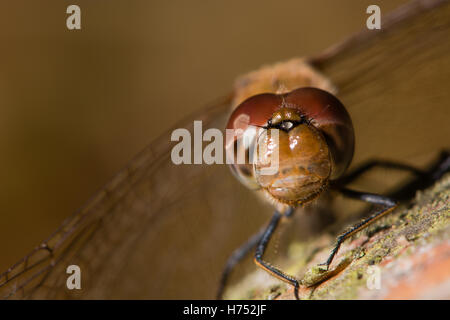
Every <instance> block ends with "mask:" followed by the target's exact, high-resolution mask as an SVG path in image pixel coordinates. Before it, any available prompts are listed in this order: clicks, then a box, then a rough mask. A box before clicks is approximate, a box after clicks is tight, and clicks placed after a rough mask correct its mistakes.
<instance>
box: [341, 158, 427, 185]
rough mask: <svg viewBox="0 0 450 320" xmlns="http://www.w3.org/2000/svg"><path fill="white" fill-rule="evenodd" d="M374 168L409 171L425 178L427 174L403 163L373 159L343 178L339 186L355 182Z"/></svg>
mask: <svg viewBox="0 0 450 320" xmlns="http://www.w3.org/2000/svg"><path fill="white" fill-rule="evenodd" d="M374 167H381V168H386V169H395V170H403V171H409V172H411V173H414V174H415V175H417V176H424V175H425V174H426V172H425V171H422V170H420V169H417V168H414V167H412V166H409V165H407V164H403V163H399V162H395V161H388V160H379V159H373V160H369V161H367V162H363V163H362V164H361V165H359V166H358V167H356V168H355V169H353V170H352V171H351V172H349V173H348V174H346V175H345V176H344V177H343V178H341V179H339V181H338V184H339V185H342V186H344V185H346V184H349V183H351V182H352V181H354V180H355V179H357V178H358V177H359V176H361V175H362V174H363V173H365V172H366V171H369V170H371V169H372V168H374Z"/></svg>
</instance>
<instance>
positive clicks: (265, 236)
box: [255, 211, 299, 300]
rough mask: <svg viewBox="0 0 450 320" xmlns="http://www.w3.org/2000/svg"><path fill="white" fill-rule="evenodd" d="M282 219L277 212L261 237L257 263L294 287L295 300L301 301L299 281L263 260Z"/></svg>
mask: <svg viewBox="0 0 450 320" xmlns="http://www.w3.org/2000/svg"><path fill="white" fill-rule="evenodd" d="M281 217H282V214H281V213H279V212H278V211H275V213H274V214H273V217H272V220H270V223H269V225H268V226H267V228H266V230H265V231H264V233H263V235H262V237H261V240H260V242H259V244H258V246H257V247H256V252H255V263H256V264H257V265H258V266H260V267H261V268H263V269H264V270H266V271H267V272H269V273H270V274H272V275H273V276H275V277H277V278H278V279H280V280H282V281H285V282H287V283H289V284H291V285H293V286H294V294H295V298H296V299H297V300H299V297H298V289H299V282H298V281H297V279H295V278H294V277H292V276H290V275H287V274H286V273H284V272H283V271H281V270H279V269H277V268H275V267H274V266H272V265H271V264H270V263H268V262H266V261H264V260H263V255H264V252H265V251H266V248H267V245H268V243H269V240H270V238H271V237H272V234H273V232H274V231H275V229H276V228H277V226H278V223H279V222H280V219H281Z"/></svg>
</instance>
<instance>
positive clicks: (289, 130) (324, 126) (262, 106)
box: [226, 87, 354, 206]
mask: <svg viewBox="0 0 450 320" xmlns="http://www.w3.org/2000/svg"><path fill="white" fill-rule="evenodd" d="M227 129H234V130H235V129H240V132H241V133H240V134H237V135H236V138H235V139H234V140H231V142H230V143H228V142H227V145H226V152H227V157H231V156H232V157H234V159H236V157H237V156H239V154H241V155H245V156H244V157H243V158H245V159H246V160H248V162H249V163H236V162H233V163H232V164H231V165H230V167H231V169H232V172H233V173H234V174H235V176H236V177H237V178H238V179H239V180H240V181H241V182H242V183H244V184H245V185H246V186H248V187H250V188H252V189H262V190H263V191H264V192H265V193H266V194H267V196H268V197H269V198H270V199H271V200H273V201H274V202H276V203H281V204H288V205H291V206H295V205H298V204H301V203H305V202H308V201H310V200H312V199H314V198H315V197H316V196H318V195H319V194H320V193H321V192H322V190H324V189H325V188H326V186H327V184H328V182H329V181H330V180H333V179H337V178H339V177H340V176H341V175H342V174H343V173H344V171H345V170H346V168H347V167H348V165H349V164H350V162H351V159H352V156H353V149H354V132H353V125H352V122H351V119H350V116H349V115H348V113H347V111H346V110H345V108H344V106H343V105H342V103H341V102H340V101H339V100H338V99H337V98H336V97H334V96H333V95H332V94H330V93H328V92H326V91H323V90H320V89H317V88H310V87H307V88H300V89H296V90H294V91H291V92H289V93H285V94H271V93H265V94H259V95H256V96H253V97H250V98H248V99H247V100H245V101H244V102H242V103H241V104H240V105H239V106H238V107H237V108H236V109H235V110H234V112H233V113H232V115H231V117H230V119H229V121H228V125H227ZM242 140H246V142H247V143H241V142H242ZM230 155H231V156H230ZM236 155H237V156H236Z"/></svg>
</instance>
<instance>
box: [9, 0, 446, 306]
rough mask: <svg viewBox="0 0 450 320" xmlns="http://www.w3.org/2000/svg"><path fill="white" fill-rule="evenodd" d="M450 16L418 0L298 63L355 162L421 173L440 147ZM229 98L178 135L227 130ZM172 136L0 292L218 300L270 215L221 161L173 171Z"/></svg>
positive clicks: (73, 219)
mask: <svg viewBox="0 0 450 320" xmlns="http://www.w3.org/2000/svg"><path fill="white" fill-rule="evenodd" d="M449 15H450V6H449V4H448V3H447V2H446V1H414V2H412V3H410V4H407V5H405V6H404V7H401V8H400V9H398V10H397V11H394V12H393V13H392V14H391V15H389V16H387V17H386V18H384V19H383V21H382V26H383V27H382V30H381V32H378V31H372V30H364V31H361V32H360V33H358V34H356V35H354V36H351V37H350V38H348V39H347V40H345V41H343V42H341V43H338V44H337V45H335V46H332V47H330V48H329V49H327V50H325V51H324V52H322V53H320V54H318V55H316V56H313V57H309V58H305V59H302V61H303V62H304V63H306V64H307V65H309V66H311V67H313V68H314V70H317V71H318V72H320V74H322V75H323V76H324V77H325V78H326V79H328V80H329V81H330V85H332V86H333V87H334V88H335V90H336V91H335V94H336V96H337V97H338V98H339V100H340V101H342V103H343V104H344V105H345V106H346V108H347V111H348V112H349V114H350V116H351V118H352V120H353V123H354V127H355V128H354V129H355V137H356V142H355V146H356V147H355V156H354V162H353V163H362V162H364V160H367V159H370V158H373V157H376V158H391V159H400V160H404V159H407V160H409V162H411V165H416V166H419V167H424V166H425V165H426V164H427V163H429V162H430V159H433V158H435V157H436V155H437V153H438V152H439V151H440V150H442V149H445V148H448V141H446V137H447V138H448V136H450V131H449V126H448V120H450V119H449V116H448V108H449V101H450V92H448V90H447V81H448V79H449V76H450V55H449V54H448V53H449V52H450V50H449V49H450V47H449V46H450V45H449V43H448V41H446V39H447V38H448V35H449V31H450V25H449V24H448V21H449V19H448V17H449ZM411 33H413V34H414V36H412V35H411ZM241 79H242V78H241ZM280 85H286V86H289V84H277V86H280ZM235 93H236V90H235V91H234V92H233V93H232V94H230V96H228V97H225V98H223V99H221V100H220V101H218V102H214V103H212V104H211V105H209V106H207V107H206V108H204V109H201V110H199V111H198V112H197V113H194V114H192V115H191V116H189V117H187V118H186V119H184V120H183V121H182V122H181V123H179V124H177V125H176V126H175V128H187V129H188V130H190V131H193V122H194V120H197V121H198V120H199V121H202V124H203V128H204V129H207V128H222V129H224V128H225V125H226V123H227V120H228V118H229V116H230V114H231V112H232V109H233V104H234V103H235V102H234V99H235V97H236V95H235ZM175 128H174V129H175ZM172 131H173V129H171V130H169V131H168V132H167V133H166V134H163V135H162V136H161V137H159V138H158V139H156V140H154V141H153V142H152V143H151V144H150V145H149V146H148V147H147V148H146V149H144V150H143V151H142V152H141V153H140V154H139V155H137V157H136V158H135V159H134V160H133V161H132V162H130V163H129V164H128V165H127V166H126V167H125V168H124V169H123V170H122V171H120V172H119V173H118V174H117V175H116V176H115V177H114V178H113V179H112V181H110V182H109V183H108V184H107V185H106V186H105V187H104V188H103V189H102V190H100V191H99V192H98V193H97V194H96V195H94V197H93V198H92V199H90V200H89V201H88V202H87V204H86V205H85V206H83V207H82V208H81V209H80V210H79V211H77V212H76V213H74V214H73V215H72V216H70V217H69V218H67V219H66V220H65V221H64V222H63V223H62V225H61V226H60V227H59V228H58V229H57V230H56V231H55V232H54V233H53V234H52V235H50V237H48V238H47V239H46V240H44V241H43V242H42V243H41V244H40V245H39V246H38V247H36V248H35V249H34V250H32V251H31V252H30V253H29V254H28V255H26V256H25V257H24V258H23V259H21V260H20V261H18V262H17V263H16V264H14V265H13V266H12V267H11V268H9V269H8V270H6V271H5V272H4V273H2V274H1V275H0V297H2V298H8V299H117V298H126V299H132V298H139V299H180V298H189V299H198V298H214V297H215V296H216V292H217V286H218V285H219V282H220V281H219V280H220V278H221V275H222V271H223V267H224V265H225V263H226V261H227V259H228V258H229V256H230V254H231V253H232V252H233V250H234V249H235V248H237V247H239V246H240V245H241V244H242V243H244V242H245V241H246V240H247V238H248V237H249V235H251V234H255V233H256V234H258V231H259V230H260V228H261V226H264V225H266V224H267V222H268V219H269V217H270V213H271V212H272V208H271V207H270V206H268V205H267V204H265V203H264V202H262V201H259V200H258V199H257V197H256V196H255V195H254V192H252V191H251V190H249V189H248V188H246V187H245V186H244V185H242V184H241V183H240V182H239V181H237V180H236V179H235V178H234V177H233V176H232V174H231V173H230V170H229V168H227V167H226V166H225V165H175V164H174V163H173V162H172V161H171V159H170V154H171V149H172V147H173V146H174V143H172V142H171V141H170V134H171V132H172ZM350 169H352V168H350ZM378 182H379V181H375V184H378ZM264 212H267V214H264ZM331 248H332V244H331V243H330V249H331ZM70 265H77V266H79V268H80V270H81V274H82V287H81V289H80V290H69V289H68V288H67V285H66V280H67V277H68V274H67V272H66V270H67V267H68V266H70Z"/></svg>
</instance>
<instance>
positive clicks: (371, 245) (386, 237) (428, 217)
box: [240, 174, 450, 299]
mask: <svg viewBox="0 0 450 320" xmlns="http://www.w3.org/2000/svg"><path fill="white" fill-rule="evenodd" d="M449 199H450V174H447V175H446V176H444V177H443V178H442V179H441V180H440V181H439V182H438V183H436V184H435V185H434V186H432V187H431V188H429V189H428V190H425V191H418V192H417V195H416V197H415V199H414V200H413V201H412V203H411V204H410V205H409V209H408V206H405V205H403V206H400V207H399V208H397V209H396V210H395V211H394V212H392V213H391V214H389V215H388V216H386V217H385V218H383V219H381V220H380V221H378V222H377V223H376V225H375V226H373V227H371V228H370V230H369V231H365V232H364V231H363V232H359V233H358V234H356V236H355V237H354V238H355V239H358V237H360V236H361V235H362V234H365V235H366V236H367V237H368V240H367V241H365V242H364V243H363V245H360V246H357V247H356V248H353V249H350V250H349V249H347V252H346V253H345V254H343V255H341V256H340V257H339V259H340V260H339V261H335V262H334V263H333V264H332V268H331V269H330V270H329V271H326V270H324V269H323V267H321V266H318V265H317V263H316V260H317V259H315V256H317V255H320V256H324V255H325V256H326V254H327V253H328V252H329V250H330V248H331V246H332V245H333V242H332V241H333V238H332V237H329V240H330V244H329V246H328V247H323V239H324V238H323V237H319V238H317V239H314V240H311V241H308V242H307V243H294V244H292V246H291V249H290V252H291V257H294V259H293V261H292V262H291V264H290V266H288V268H287V269H286V270H289V271H290V272H291V274H296V275H300V276H299V278H300V279H301V284H302V286H303V287H304V288H307V290H306V291H305V290H303V294H302V296H301V298H302V299H356V298H358V297H359V294H360V292H361V290H365V289H366V286H367V285H366V282H367V276H368V275H367V271H368V268H369V267H370V266H371V265H378V266H380V267H381V268H383V265H382V262H383V261H385V260H386V259H388V258H389V259H397V258H399V257H405V256H409V255H411V254H413V253H414V252H415V251H416V250H415V249H416V248H417V247H420V246H423V245H426V244H430V243H438V242H441V241H444V240H448V239H449V238H450V201H449ZM369 240H370V241H369ZM351 241H352V240H347V241H346V243H348V242H351ZM319 243H320V244H319ZM341 250H345V248H342V249H341ZM301 275H303V276H301ZM247 289H250V288H247ZM288 289H290V287H289V286H288V285H287V284H284V283H281V284H279V285H278V286H277V287H276V289H274V286H273V284H272V285H271V286H270V287H269V288H267V287H266V290H257V291H251V290H247V293H249V292H253V293H254V295H253V294H251V295H250V294H249V295H243V296H240V298H247V299H248V298H254V299H267V298H272V299H273V298H280V297H286V298H292V296H290V295H288V294H284V293H285V292H286V290H288Z"/></svg>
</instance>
